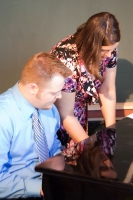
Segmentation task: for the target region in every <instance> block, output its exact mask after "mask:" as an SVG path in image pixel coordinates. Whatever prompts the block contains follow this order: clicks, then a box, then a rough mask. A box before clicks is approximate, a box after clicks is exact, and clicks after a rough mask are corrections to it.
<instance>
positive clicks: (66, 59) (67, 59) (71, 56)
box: [50, 44, 77, 92]
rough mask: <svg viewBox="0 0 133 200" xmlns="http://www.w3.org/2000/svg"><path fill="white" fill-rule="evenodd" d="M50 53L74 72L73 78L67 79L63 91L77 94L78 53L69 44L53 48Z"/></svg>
mask: <svg viewBox="0 0 133 200" xmlns="http://www.w3.org/2000/svg"><path fill="white" fill-rule="evenodd" d="M68 46H69V48H68ZM50 53H51V54H53V55H55V56H56V57H57V58H58V59H59V60H60V61H61V62H62V63H63V64H64V65H65V66H66V67H68V68H69V69H70V70H71V71H72V72H73V73H72V76H70V77H68V78H66V80H65V84H64V87H63V89H62V91H63V92H75V91H76V87H77V81H76V77H77V76H76V74H77V72H76V65H77V59H76V56H77V55H76V52H75V51H74V50H73V49H70V45H68V44H67V45H62V46H58V45H56V46H55V47H53V48H52V50H51V51H50Z"/></svg>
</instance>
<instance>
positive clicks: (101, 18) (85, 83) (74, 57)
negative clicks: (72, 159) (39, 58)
mask: <svg viewBox="0 0 133 200" xmlns="http://www.w3.org/2000/svg"><path fill="white" fill-rule="evenodd" d="M119 41H120V30H119V23H118V21H117V20H116V18H115V16H114V15H112V14H110V13H108V12H101V13H98V14H95V15H93V16H92V17H90V18H89V19H88V21H87V22H86V23H84V24H82V25H81V26H80V27H79V28H78V29H77V31H76V33H75V34H73V35H70V36H68V37H67V38H65V39H63V40H62V41H61V42H59V43H58V44H57V45H55V46H54V47H53V48H52V50H51V54H54V55H55V56H56V57H57V58H59V59H60V60H61V61H62V62H63V63H64V64H65V65H66V66H67V67H69V68H70V69H71V70H72V72H73V75H72V77H69V78H67V79H66V81H65V85H64V88H63V90H62V99H60V100H57V101H56V106H57V108H58V110H59V113H60V116H61V120H62V126H61V128H60V130H59V131H58V136H59V139H60V140H61V142H62V144H63V145H65V144H66V142H67V133H68V134H69V136H70V137H71V138H72V139H73V140H74V141H76V142H79V141H81V140H83V139H85V138H87V137H88V132H87V131H88V130H87V105H88V103H89V104H95V103H96V102H98V101H99V103H100V107H101V111H102V114H103V117H104V119H105V125H106V127H112V128H113V127H114V124H115V104H116V91H115V77H116V65H117V63H116V62H117V46H118V44H119Z"/></svg>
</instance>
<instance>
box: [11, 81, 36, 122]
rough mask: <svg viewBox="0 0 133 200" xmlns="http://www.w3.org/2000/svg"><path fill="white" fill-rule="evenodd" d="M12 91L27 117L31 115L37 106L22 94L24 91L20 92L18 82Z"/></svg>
mask: <svg viewBox="0 0 133 200" xmlns="http://www.w3.org/2000/svg"><path fill="white" fill-rule="evenodd" d="M12 91H13V96H14V99H15V101H16V103H17V105H18V107H19V109H20V110H21V112H22V113H23V115H24V116H25V118H26V119H28V118H29V117H31V115H32V113H33V112H34V109H35V107H34V106H32V105H31V104H30V103H29V102H28V101H27V100H26V99H25V97H24V96H23V95H22V93H21V92H20V90H19V88H18V82H17V83H16V84H15V85H14V86H13V87H12Z"/></svg>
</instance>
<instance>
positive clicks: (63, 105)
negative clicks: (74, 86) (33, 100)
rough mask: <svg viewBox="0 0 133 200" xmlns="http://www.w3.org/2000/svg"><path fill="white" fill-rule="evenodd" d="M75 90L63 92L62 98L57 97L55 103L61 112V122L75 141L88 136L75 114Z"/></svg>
mask: <svg viewBox="0 0 133 200" xmlns="http://www.w3.org/2000/svg"><path fill="white" fill-rule="evenodd" d="M74 103H75V92H72V93H68V92H62V98H61V99H57V100H56V102H55V105H56V107H57V109H58V111H59V113H60V117H61V123H62V125H63V126H64V128H65V130H66V131H67V132H68V134H69V135H70V137H71V138H72V139H73V140H74V141H75V142H80V141H82V140H84V139H86V138H87V137H88V135H87V133H86V132H85V130H84V129H83V128H82V126H81V125H80V123H79V122H78V120H77V118H76V117H75V116H74V114H73V111H74Z"/></svg>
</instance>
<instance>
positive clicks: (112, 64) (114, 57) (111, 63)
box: [106, 48, 118, 68]
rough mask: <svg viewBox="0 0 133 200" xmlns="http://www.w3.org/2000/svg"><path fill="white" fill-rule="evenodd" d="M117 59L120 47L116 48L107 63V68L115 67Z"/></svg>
mask: <svg viewBox="0 0 133 200" xmlns="http://www.w3.org/2000/svg"><path fill="white" fill-rule="evenodd" d="M117 60H118V49H117V48H116V49H115V50H114V51H113V52H112V54H111V58H110V60H109V62H108V64H107V66H106V67H107V68H113V67H115V66H116V65H117Z"/></svg>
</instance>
